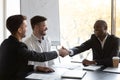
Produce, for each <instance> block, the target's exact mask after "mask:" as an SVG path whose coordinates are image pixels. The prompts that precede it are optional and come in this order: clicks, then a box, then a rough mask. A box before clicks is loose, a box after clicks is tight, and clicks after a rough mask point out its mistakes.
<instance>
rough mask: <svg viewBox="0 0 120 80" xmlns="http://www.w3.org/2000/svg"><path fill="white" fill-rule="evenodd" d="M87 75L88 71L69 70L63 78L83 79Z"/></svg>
mask: <svg viewBox="0 0 120 80" xmlns="http://www.w3.org/2000/svg"><path fill="white" fill-rule="evenodd" d="M85 74H86V71H83V70H67V71H65V72H64V73H63V74H62V75H61V77H62V78H73V79H82V78H83V77H84V75H85Z"/></svg>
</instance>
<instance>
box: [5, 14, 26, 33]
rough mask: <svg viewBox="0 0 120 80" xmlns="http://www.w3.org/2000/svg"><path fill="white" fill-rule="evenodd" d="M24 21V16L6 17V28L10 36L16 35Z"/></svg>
mask: <svg viewBox="0 0 120 80" xmlns="http://www.w3.org/2000/svg"><path fill="white" fill-rule="evenodd" d="M24 20H26V16H23V15H12V16H10V17H8V19H7V21H6V27H7V29H8V30H9V31H10V32H11V34H16V32H17V30H18V28H19V27H20V25H21V24H22V23H23V21H24Z"/></svg>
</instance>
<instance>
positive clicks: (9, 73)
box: [0, 15, 68, 80]
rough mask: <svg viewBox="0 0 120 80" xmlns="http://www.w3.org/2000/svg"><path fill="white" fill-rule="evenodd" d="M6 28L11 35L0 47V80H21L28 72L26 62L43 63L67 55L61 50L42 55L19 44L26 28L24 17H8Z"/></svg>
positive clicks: (28, 68)
mask: <svg viewBox="0 0 120 80" xmlns="http://www.w3.org/2000/svg"><path fill="white" fill-rule="evenodd" d="M6 26H7V29H8V30H9V31H10V33H11V35H10V36H9V38H8V39H5V40H4V41H3V42H2V44H1V47H0V80H23V79H24V78H25V76H26V75H27V73H28V72H29V71H30V67H29V66H28V60H32V61H40V62H43V61H48V60H52V59H55V58H57V56H58V54H59V55H60V56H62V57H64V56H66V55H67V54H68V53H67V52H66V50H65V49H63V48H61V49H59V50H58V51H51V52H43V54H40V53H39V52H35V51H31V50H28V47H27V46H26V45H25V44H24V43H22V42H21V40H22V38H24V37H25V33H26V27H27V23H26V17H25V16H23V15H13V16H10V17H9V18H8V19H7V21H6ZM31 69H32V68H31Z"/></svg>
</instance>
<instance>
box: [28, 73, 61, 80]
mask: <svg viewBox="0 0 120 80" xmlns="http://www.w3.org/2000/svg"><path fill="white" fill-rule="evenodd" d="M26 78H27V79H39V80H48V79H49V80H61V76H60V75H56V74H40V73H32V74H30V75H29V76H27V77H26Z"/></svg>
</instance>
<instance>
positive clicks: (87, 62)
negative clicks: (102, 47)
mask: <svg viewBox="0 0 120 80" xmlns="http://www.w3.org/2000/svg"><path fill="white" fill-rule="evenodd" d="M95 63H96V62H95V61H90V60H87V59H84V60H83V61H82V64H83V65H84V66H89V65H91V64H95Z"/></svg>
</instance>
